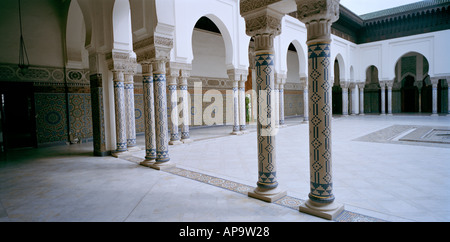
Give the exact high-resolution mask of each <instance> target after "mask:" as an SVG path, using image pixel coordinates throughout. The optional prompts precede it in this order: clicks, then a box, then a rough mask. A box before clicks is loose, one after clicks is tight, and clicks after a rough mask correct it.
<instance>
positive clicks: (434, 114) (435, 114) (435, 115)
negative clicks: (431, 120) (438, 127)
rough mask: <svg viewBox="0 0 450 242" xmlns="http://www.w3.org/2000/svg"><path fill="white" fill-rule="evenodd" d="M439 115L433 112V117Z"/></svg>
mask: <svg viewBox="0 0 450 242" xmlns="http://www.w3.org/2000/svg"><path fill="white" fill-rule="evenodd" d="M437 116H439V115H438V114H437V113H433V114H431V117H437Z"/></svg>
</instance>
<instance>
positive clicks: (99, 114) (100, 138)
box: [89, 73, 108, 156]
mask: <svg viewBox="0 0 450 242" xmlns="http://www.w3.org/2000/svg"><path fill="white" fill-rule="evenodd" d="M89 81H90V89H91V110H92V111H91V113H92V136H93V145H94V156H106V155H107V154H108V151H107V150H106V141H105V136H106V130H105V121H104V118H105V117H104V116H105V113H104V108H103V81H102V74H100V73H97V74H91V75H89Z"/></svg>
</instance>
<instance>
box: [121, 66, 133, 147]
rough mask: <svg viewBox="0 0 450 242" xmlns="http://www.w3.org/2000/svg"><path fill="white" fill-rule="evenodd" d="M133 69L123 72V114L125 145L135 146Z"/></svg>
mask: <svg viewBox="0 0 450 242" xmlns="http://www.w3.org/2000/svg"><path fill="white" fill-rule="evenodd" d="M134 73H135V72H134V71H127V72H125V83H124V90H125V116H126V130H127V146H128V148H132V147H135V146H136V117H135V111H134Z"/></svg>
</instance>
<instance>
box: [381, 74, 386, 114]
mask: <svg viewBox="0 0 450 242" xmlns="http://www.w3.org/2000/svg"><path fill="white" fill-rule="evenodd" d="M380 89H381V97H380V98H381V115H385V114H386V83H385V82H384V81H380Z"/></svg>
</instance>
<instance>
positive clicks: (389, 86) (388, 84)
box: [386, 80, 394, 88]
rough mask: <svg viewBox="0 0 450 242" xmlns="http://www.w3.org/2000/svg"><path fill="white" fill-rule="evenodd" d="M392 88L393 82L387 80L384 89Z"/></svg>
mask: <svg viewBox="0 0 450 242" xmlns="http://www.w3.org/2000/svg"><path fill="white" fill-rule="evenodd" d="M393 86H394V80H387V81H386V87H387V88H392V87H393Z"/></svg>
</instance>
